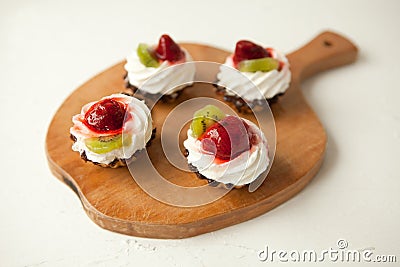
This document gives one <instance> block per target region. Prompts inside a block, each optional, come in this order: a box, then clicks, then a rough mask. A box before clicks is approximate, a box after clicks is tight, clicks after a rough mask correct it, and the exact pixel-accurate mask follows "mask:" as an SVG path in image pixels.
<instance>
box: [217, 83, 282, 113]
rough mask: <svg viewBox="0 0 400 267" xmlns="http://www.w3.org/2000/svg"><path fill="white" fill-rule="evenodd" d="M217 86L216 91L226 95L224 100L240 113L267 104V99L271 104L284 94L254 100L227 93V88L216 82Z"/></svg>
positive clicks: (251, 110)
mask: <svg viewBox="0 0 400 267" xmlns="http://www.w3.org/2000/svg"><path fill="white" fill-rule="evenodd" d="M214 87H215V88H216V93H217V94H219V95H223V96H224V100H225V101H226V102H228V103H230V104H231V105H232V106H233V107H235V108H236V110H237V111H238V112H239V113H244V114H250V113H252V112H253V110H254V109H256V108H258V107H261V108H262V106H263V105H264V104H265V100H266V101H267V102H268V104H269V105H272V104H273V103H276V102H278V98H279V97H280V96H282V95H283V94H284V93H280V94H277V95H275V96H274V97H273V98H269V99H265V100H254V101H246V100H244V99H243V98H241V97H239V96H237V95H228V94H227V93H226V88H225V87H223V86H220V85H217V84H214Z"/></svg>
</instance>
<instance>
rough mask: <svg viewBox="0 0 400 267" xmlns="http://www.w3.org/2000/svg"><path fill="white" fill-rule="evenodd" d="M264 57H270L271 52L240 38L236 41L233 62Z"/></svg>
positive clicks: (237, 62)
mask: <svg viewBox="0 0 400 267" xmlns="http://www.w3.org/2000/svg"><path fill="white" fill-rule="evenodd" d="M264 57H271V54H270V53H269V52H268V51H267V49H265V48H263V47H262V46H259V45H257V44H255V43H253V42H250V41H246V40H241V41H239V42H237V43H236V48H235V53H234V55H233V63H234V64H235V65H237V64H239V62H241V61H243V60H248V59H257V58H264Z"/></svg>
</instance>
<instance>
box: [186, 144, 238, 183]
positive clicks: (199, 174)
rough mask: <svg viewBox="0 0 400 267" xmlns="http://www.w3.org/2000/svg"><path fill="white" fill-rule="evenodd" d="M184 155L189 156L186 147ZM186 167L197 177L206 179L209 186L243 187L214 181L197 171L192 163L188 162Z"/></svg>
mask: <svg viewBox="0 0 400 267" xmlns="http://www.w3.org/2000/svg"><path fill="white" fill-rule="evenodd" d="M184 156H185V157H187V156H189V151H188V150H187V149H185V152H184ZM188 167H189V169H190V170H191V171H192V172H194V173H195V174H196V176H197V177H198V178H200V179H203V180H206V181H207V183H208V184H209V185H210V186H212V187H217V186H223V187H225V188H226V189H232V188H242V187H243V185H236V186H235V185H233V184H230V183H229V184H224V183H221V182H218V181H215V180H213V179H209V178H207V177H205V176H204V175H202V174H201V173H200V172H199V171H198V169H197V168H196V167H195V166H193V165H192V164H190V163H189V164H188Z"/></svg>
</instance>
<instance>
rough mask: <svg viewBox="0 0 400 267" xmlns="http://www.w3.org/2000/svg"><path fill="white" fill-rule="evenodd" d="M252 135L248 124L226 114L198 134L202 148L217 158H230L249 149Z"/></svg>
mask: <svg viewBox="0 0 400 267" xmlns="http://www.w3.org/2000/svg"><path fill="white" fill-rule="evenodd" d="M251 138H252V135H251V134H249V125H248V124H247V123H246V122H245V121H243V120H242V119H240V118H238V117H235V116H227V117H225V118H224V119H222V120H221V121H219V122H217V123H215V124H213V125H212V126H211V127H209V128H208V129H207V131H206V132H205V133H204V134H203V135H202V136H200V138H199V140H200V141H201V145H202V149H203V150H204V152H206V153H208V154H212V155H215V157H216V158H217V159H221V160H231V159H234V158H236V157H237V156H239V155H240V154H242V153H243V152H245V151H247V150H250V147H251V142H252V141H253V140H251Z"/></svg>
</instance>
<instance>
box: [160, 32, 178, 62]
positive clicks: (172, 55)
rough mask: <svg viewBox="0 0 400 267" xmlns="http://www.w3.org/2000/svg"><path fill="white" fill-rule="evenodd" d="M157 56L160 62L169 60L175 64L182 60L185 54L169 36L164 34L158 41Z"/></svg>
mask: <svg viewBox="0 0 400 267" xmlns="http://www.w3.org/2000/svg"><path fill="white" fill-rule="evenodd" d="M155 56H156V57H157V59H158V60H161V61H164V60H168V61H170V62H172V63H174V62H177V61H179V60H181V59H182V58H183V57H184V56H185V53H183V51H182V50H181V48H180V47H179V45H177V44H176V43H175V42H174V40H172V38H171V37H170V36H169V35H167V34H163V35H162V36H161V37H160V40H159V41H158V46H157V47H156V48H155Z"/></svg>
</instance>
